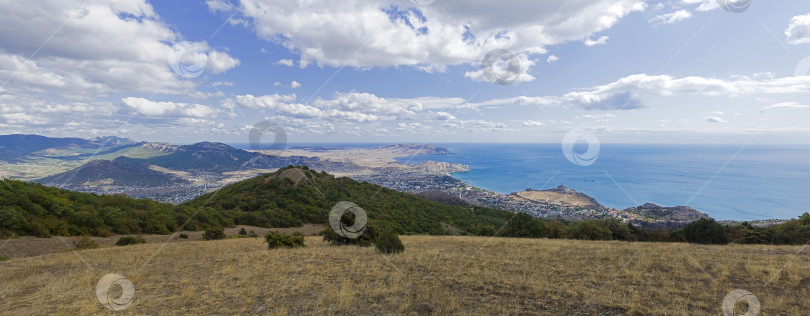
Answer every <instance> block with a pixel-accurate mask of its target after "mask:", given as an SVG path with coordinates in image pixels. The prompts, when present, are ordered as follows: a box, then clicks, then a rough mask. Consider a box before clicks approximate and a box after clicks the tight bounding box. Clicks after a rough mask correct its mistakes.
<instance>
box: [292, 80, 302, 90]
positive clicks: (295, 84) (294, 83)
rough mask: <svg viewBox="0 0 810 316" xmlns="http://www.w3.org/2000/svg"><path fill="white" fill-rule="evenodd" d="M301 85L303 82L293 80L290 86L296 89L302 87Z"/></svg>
mask: <svg viewBox="0 0 810 316" xmlns="http://www.w3.org/2000/svg"><path fill="white" fill-rule="evenodd" d="M300 87H301V83H300V82H298V81H295V80H293V82H291V83H290V88H293V89H295V88H300Z"/></svg>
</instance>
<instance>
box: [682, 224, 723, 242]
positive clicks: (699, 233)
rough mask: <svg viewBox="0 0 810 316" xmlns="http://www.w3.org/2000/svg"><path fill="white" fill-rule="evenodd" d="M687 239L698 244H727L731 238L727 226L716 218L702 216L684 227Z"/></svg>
mask: <svg viewBox="0 0 810 316" xmlns="http://www.w3.org/2000/svg"><path fill="white" fill-rule="evenodd" d="M682 231H683V234H684V237H685V238H686V241H688V242H690V243H696V244H723V245H724V244H727V243H729V242H730V241H731V240H730V239H729V237H728V234H727V233H726V228H725V227H723V225H721V224H720V223H718V222H716V221H715V220H714V219H709V218H701V219H699V220H696V221H694V222H691V223H689V224H687V225H686V226H684V228H683V229H682Z"/></svg>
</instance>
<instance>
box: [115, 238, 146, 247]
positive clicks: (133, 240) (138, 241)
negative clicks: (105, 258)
mask: <svg viewBox="0 0 810 316" xmlns="http://www.w3.org/2000/svg"><path fill="white" fill-rule="evenodd" d="M145 243H146V240H144V239H143V237H141V236H124V237H121V238H118V241H117V242H116V243H115V245H116V246H126V245H137V244H145Z"/></svg>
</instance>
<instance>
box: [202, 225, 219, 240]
mask: <svg viewBox="0 0 810 316" xmlns="http://www.w3.org/2000/svg"><path fill="white" fill-rule="evenodd" d="M202 237H203V240H218V239H225V229H223V228H222V227H219V226H212V227H208V228H206V229H205V232H204V233H203V236H202Z"/></svg>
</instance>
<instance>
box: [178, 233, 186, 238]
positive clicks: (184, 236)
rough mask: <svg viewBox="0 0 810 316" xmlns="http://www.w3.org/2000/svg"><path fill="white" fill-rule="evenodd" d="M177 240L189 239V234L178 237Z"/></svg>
mask: <svg viewBox="0 0 810 316" xmlns="http://www.w3.org/2000/svg"><path fill="white" fill-rule="evenodd" d="M177 238H180V239H188V234H185V233H184V234H180V235H177Z"/></svg>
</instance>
